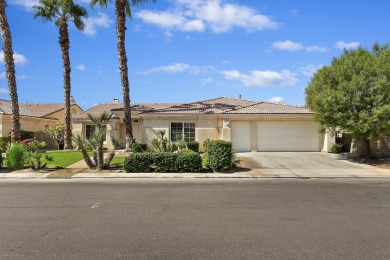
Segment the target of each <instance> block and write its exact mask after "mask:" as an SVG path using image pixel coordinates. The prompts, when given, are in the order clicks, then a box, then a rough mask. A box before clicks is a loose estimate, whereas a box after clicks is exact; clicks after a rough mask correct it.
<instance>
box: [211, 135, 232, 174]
mask: <svg viewBox="0 0 390 260" xmlns="http://www.w3.org/2000/svg"><path fill="white" fill-rule="evenodd" d="M207 153H208V161H207V165H208V167H210V168H211V169H212V170H213V171H220V170H229V169H230V168H232V166H233V159H234V152H233V148H232V143H231V142H226V141H220V140H218V141H211V142H209V143H208V144H207Z"/></svg>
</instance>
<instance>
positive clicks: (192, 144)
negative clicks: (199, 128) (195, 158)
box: [187, 141, 199, 153]
mask: <svg viewBox="0 0 390 260" xmlns="http://www.w3.org/2000/svg"><path fill="white" fill-rule="evenodd" d="M187 148H188V150H191V151H193V152H196V153H199V143H198V142H197V141H194V142H187Z"/></svg>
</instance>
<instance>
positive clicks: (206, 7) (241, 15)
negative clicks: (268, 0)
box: [135, 0, 278, 33]
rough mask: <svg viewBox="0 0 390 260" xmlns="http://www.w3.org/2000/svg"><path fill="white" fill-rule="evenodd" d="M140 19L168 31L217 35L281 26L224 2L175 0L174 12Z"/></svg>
mask: <svg viewBox="0 0 390 260" xmlns="http://www.w3.org/2000/svg"><path fill="white" fill-rule="evenodd" d="M135 16H136V17H137V18H139V19H141V20H143V21H144V22H145V23H149V24H152V25H155V26H157V27H160V28H162V29H165V30H177V31H186V32H189V31H197V32H203V31H205V30H206V29H209V30H211V31H212V32H214V33H225V32H229V31H231V30H232V29H234V28H242V29H245V30H247V31H261V30H263V29H275V28H277V27H278V24H277V23H276V22H275V21H273V20H272V19H271V18H270V17H268V16H266V15H262V14H260V13H258V12H257V11H256V10H255V9H253V8H250V7H248V6H245V5H238V4H233V3H222V0H176V8H175V9H174V10H169V11H162V12H155V11H149V10H142V11H140V12H138V13H137V14H136V15H135Z"/></svg>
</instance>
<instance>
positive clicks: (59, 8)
mask: <svg viewBox="0 0 390 260" xmlns="http://www.w3.org/2000/svg"><path fill="white" fill-rule="evenodd" d="M39 3H40V5H36V6H33V8H34V9H35V10H36V11H37V12H36V13H35V16H34V17H35V18H37V17H38V16H40V17H42V19H43V20H44V21H49V22H51V21H53V20H54V22H55V24H56V25H57V26H58V27H59V34H60V36H59V38H58V43H59V44H60V47H61V52H62V60H63V66H64V96H65V98H64V103H65V131H64V149H72V129H71V114H70V90H71V87H70V71H71V69H70V58H69V48H70V42H69V33H68V22H73V23H74V25H75V26H76V28H77V29H78V30H84V22H83V20H82V18H84V17H87V15H88V13H87V10H86V9H85V8H84V7H82V6H80V5H78V4H76V3H74V1H73V0H40V1H39Z"/></svg>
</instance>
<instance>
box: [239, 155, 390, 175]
mask: <svg viewBox="0 0 390 260" xmlns="http://www.w3.org/2000/svg"><path fill="white" fill-rule="evenodd" d="M237 155H238V158H239V160H240V164H241V166H242V167H244V168H247V169H248V172H247V174H250V175H253V176H268V177H295V178H296V177H301V178H321V177H328V178H347V177H355V178H356V177H358V178H363V177H390V169H381V168H377V167H374V166H369V165H364V164H359V163H354V162H350V161H348V160H346V159H344V158H342V157H341V156H340V155H335V154H329V153H319V152H257V153H238V154H237Z"/></svg>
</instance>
